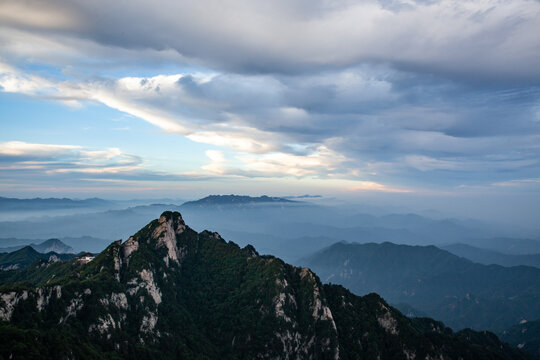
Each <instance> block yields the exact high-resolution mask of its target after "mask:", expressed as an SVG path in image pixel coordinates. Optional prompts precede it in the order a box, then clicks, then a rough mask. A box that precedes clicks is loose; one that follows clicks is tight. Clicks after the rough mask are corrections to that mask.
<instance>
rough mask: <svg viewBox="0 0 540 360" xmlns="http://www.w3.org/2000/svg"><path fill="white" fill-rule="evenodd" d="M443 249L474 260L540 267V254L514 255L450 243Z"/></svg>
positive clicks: (482, 262) (484, 262) (486, 262)
mask: <svg viewBox="0 0 540 360" xmlns="http://www.w3.org/2000/svg"><path fill="white" fill-rule="evenodd" d="M441 249H443V250H446V251H448V252H451V253H452V254H454V255H457V256H460V257H464V258H466V259H469V260H471V261H473V262H477V263H480V264H485V265H490V264H497V265H502V266H519V265H526V266H534V267H537V268H540V254H529V255H512V254H503V253H500V252H497V251H493V250H488V249H481V248H477V247H475V246H471V245H466V244H450V245H444V246H441Z"/></svg>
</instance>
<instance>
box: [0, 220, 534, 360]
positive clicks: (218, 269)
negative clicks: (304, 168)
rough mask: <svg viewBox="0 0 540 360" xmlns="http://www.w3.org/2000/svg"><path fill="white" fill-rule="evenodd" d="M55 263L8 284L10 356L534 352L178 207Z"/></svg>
mask: <svg viewBox="0 0 540 360" xmlns="http://www.w3.org/2000/svg"><path fill="white" fill-rule="evenodd" d="M39 266H40V267H41V265H39ZM53 267H54V269H52V268H53ZM44 269H46V270H45V271H49V272H50V273H49V275H47V276H42V277H41V278H40V279H35V278H33V279H35V280H34V282H30V283H26V285H24V284H25V283H24V282H20V280H18V282H17V283H16V284H18V285H15V283H9V282H8V283H4V284H3V285H2V294H0V298H1V299H2V302H3V303H2V304H0V318H2V319H3V320H4V322H2V323H0V334H1V335H3V336H1V337H0V342H2V344H1V345H2V346H0V352H1V354H0V355H2V356H4V357H9V356H13V355H14V352H16V351H19V352H18V353H16V354H15V357H17V356H19V355H20V354H21V353H23V352H24V354H26V356H27V357H28V358H63V357H66V356H69V357H71V358H73V357H76V358H92V357H94V358H95V357H108V358H133V357H137V358H141V359H146V358H148V359H150V358H156V357H159V358H163V359H169V358H171V359H172V358H178V357H182V358H201V359H218V358H219V359H234V358H286V359H288V358H300V359H312V358H313V359H315V358H317V359H326V358H328V359H338V358H339V359H354V358H357V357H358V356H360V357H363V358H376V357H382V358H390V357H392V358H396V359H401V358H402V359H406V358H410V357H411V356H412V357H417V358H435V357H437V358H438V357H441V358H445V359H454V358H455V359H457V358H460V357H461V358H464V359H527V358H528V356H527V355H526V354H525V353H523V352H520V351H518V350H515V349H512V348H510V347H508V346H506V345H504V344H503V343H501V342H500V341H498V339H497V338H496V337H495V336H494V335H493V334H490V333H476V332H473V333H472V334H473V335H474V339H473V340H467V336H469V335H466V334H465V335H464V334H463V333H455V334H454V333H452V332H451V330H449V329H448V330H445V331H442V330H438V329H439V327H438V326H436V325H435V324H436V322H434V321H433V320H431V319H426V320H425V323H426V325H425V326H423V328H420V327H418V326H415V325H414V324H413V322H412V321H411V320H410V319H408V318H406V317H404V316H403V315H402V314H401V313H399V311H397V310H396V309H394V308H392V307H390V306H389V305H388V304H387V303H386V302H385V301H384V300H383V299H382V298H380V297H379V296H378V295H376V294H370V295H368V296H365V297H358V296H355V295H353V294H351V293H350V292H349V291H348V290H346V289H344V288H343V287H340V286H337V285H323V284H322V283H321V282H320V280H319V278H318V277H317V276H316V275H315V274H314V273H313V272H311V270H309V269H307V268H298V267H294V266H292V265H288V264H286V263H284V262H283V261H282V260H280V259H278V258H275V257H273V256H260V255H259V254H258V253H257V252H256V251H255V249H254V248H253V247H251V246H245V247H244V248H240V247H239V246H238V245H236V244H234V243H233V242H226V241H225V240H224V239H223V238H221V236H220V235H219V234H217V233H215V232H211V231H207V230H205V231H202V232H200V233H197V232H195V231H194V230H192V229H191V228H189V227H188V226H187V225H186V224H185V223H184V221H183V219H182V217H181V215H180V214H179V213H173V212H164V213H163V214H162V215H161V217H160V218H159V219H156V220H153V221H151V222H150V223H149V224H147V225H146V226H144V227H143V228H142V229H141V230H139V231H138V232H137V233H136V234H135V235H133V236H132V237H130V238H129V239H128V240H127V241H126V242H124V243H122V242H121V241H116V242H113V243H112V244H111V245H110V246H109V247H107V248H106V249H105V250H104V251H103V252H102V253H100V254H99V255H97V256H96V257H95V258H94V259H91V260H88V261H87V262H83V261H81V260H72V261H70V262H66V263H55V264H50V265H45V267H44ZM24 271H26V272H27V273H30V272H32V271H35V270H34V269H32V268H29V269H26V270H24ZM54 275H56V276H54ZM10 284H11V285H10ZM10 286H12V288H11V289H10ZM13 286H15V287H13ZM352 313H354V314H355V316H351V315H350V314H352ZM28 324H34V325H33V330H30V329H28V328H27V326H28ZM427 324H431V325H427ZM426 329H428V330H426ZM430 329H434V330H430ZM10 351H11V353H10ZM32 354H34V355H35V356H34V355H32ZM70 354H71V355H70ZM38 355H39V356H38Z"/></svg>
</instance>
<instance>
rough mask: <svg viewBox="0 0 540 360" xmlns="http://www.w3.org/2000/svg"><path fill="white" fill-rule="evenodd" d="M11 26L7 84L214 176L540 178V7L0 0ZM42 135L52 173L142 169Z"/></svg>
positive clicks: (437, 183)
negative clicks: (183, 157) (95, 118)
mask: <svg viewBox="0 0 540 360" xmlns="http://www.w3.org/2000/svg"><path fill="white" fill-rule="evenodd" d="M0 24H1V25H0V44H1V45H2V50H1V53H0V59H1V60H2V63H1V64H0V86H1V88H2V90H3V91H4V92H12V93H20V94H25V95H29V96H33V97H36V98H39V99H48V100H53V101H60V102H63V103H64V104H66V105H69V106H80V105H84V104H86V103H91V102H97V103H101V104H104V105H106V106H108V107H111V108H114V109H117V110H120V111H123V112H125V113H128V114H131V115H133V116H136V117H138V118H140V119H142V120H144V121H146V122H148V123H150V124H152V125H154V126H156V127H157V128H159V129H161V130H162V131H164V132H167V133H171V134H176V135H178V136H184V137H187V138H188V139H191V140H192V141H195V142H198V143H204V144H209V145H213V146H217V147H219V148H220V150H209V151H207V153H206V155H207V156H208V158H209V162H208V163H205V164H201V174H199V175H201V176H221V177H224V176H233V177H245V178H252V177H267V178H280V177H293V178H305V177H310V178H317V179H345V180H351V181H356V182H358V184H357V188H362V187H363V188H364V189H373V190H385V189H393V190H405V189H409V188H413V189H418V188H422V187H426V186H427V187H435V188H439V187H457V186H460V185H466V186H474V185H478V184H493V183H507V182H510V183H511V184H521V182H520V181H524V180H526V179H536V178H538V174H539V173H540V145H539V144H540V67H539V66H538V61H539V59H540V40H539V39H538V35H537V34H539V33H540V3H539V2H538V1H533V0H514V1H495V0H482V1H461V2H455V1H450V0H439V1H420V0H418V1H414V0H410V1H393V0H381V1H375V0H373V1H361V2H349V1H341V2H333V1H332V2H330V1H310V2H307V1H300V2H287V1H273V2H263V1H249V2H248V1H245V2H243V1H239V2H222V1H213V2H210V3H208V2H205V3H204V6H203V5H202V4H201V3H200V2H196V1H182V2H166V1H161V2H159V3H157V4H156V3H152V4H150V3H148V2H144V1H132V2H130V3H129V4H126V3H125V2H113V3H111V2H105V1H92V2H88V1H61V0H52V1H48V2H47V3H43V2H33V1H28V2H20V1H3V2H1V3H0ZM36 64H38V65H42V66H45V67H48V69H49V70H50V69H56V70H58V69H60V71H39V67H37V68H38V70H36ZM171 66H172V68H173V69H174V70H175V71H172V72H171V71H166V72H165V71H161V72H160V70H159V69H165V68H166V69H171ZM119 69H122V71H120V70H119ZM125 69H128V71H126V70H125ZM156 69H157V70H156ZM126 72H127V73H128V75H126ZM140 73H144V74H151V75H149V76H143V75H140ZM5 121H9V120H5ZM9 140H16V139H9ZM17 144H18V145H17ZM34 145H35V144H34ZM34 145H33V144H28V143H15V142H12V141H11V142H6V143H4V144H3V145H2V146H3V148H2V151H4V152H3V153H2V154H3V155H1V156H4V157H8V156H11V157H13V156H19V155H14V154H15V153H14V152H16V151H19V152H21V154H27V153H29V152H31V150H32V146H34ZM36 146H37V145H36ZM40 146H41V147H40V148H39V152H38V153H33V155H32V156H34V157H36V156H37V157H39V156H44V157H47V156H50V157H51V159H52V158H55V159H65V158H66V157H68V159H67V160H66V161H65V162H62V164H68V165H66V166H64V167H59V168H58V169H53V170H51V171H60V170H62V171H65V172H69V171H78V172H83V171H85V172H87V173H90V172H92V171H97V172H106V171H108V172H110V173H111V172H114V171H123V170H127V169H128V168H129V167H132V168H131V169H129V170H130V171H131V170H134V169H135V168H137V169H136V170H137V171H138V170H139V169H138V167H139V166H140V165H141V162H142V159H141V158H140V157H137V156H134V155H129V156H128V155H126V154H123V153H115V152H114V151H112V150H107V151H105V152H104V153H98V152H95V153H92V152H88V151H86V150H82V149H81V148H78V147H67V148H65V147H63V145H62V146H60V145H58V146H56V145H54V146H53V145H40ZM47 146H48V147H47ZM113 147H114V144H112V145H111V148H113ZM9 151H11V152H12V154H11V155H9V154H8V152H9ZM40 154H41V155H40ZM47 154H50V155H47ZM92 154H93V155H92ZM21 156H23V155H21ZM92 156H94V157H95V161H94V160H92ZM107 156H109V158H107ZM81 159H82V160H81ZM104 159H106V160H107V162H106V165H104V163H102V162H100V161H102V160H104ZM83 160H84V161H83ZM32 161H35V159H34V160H32ZM44 161H45V160H44ZM81 161H82V162H84V163H87V164H90V165H88V166H86V167H74V168H71V167H70V166H72V165H73V164H74V163H79V162H81ZM92 164H93V165H92ZM73 169H76V170H73ZM382 184H386V185H382ZM527 184H530V182H529V183H527ZM351 188H354V186H351Z"/></svg>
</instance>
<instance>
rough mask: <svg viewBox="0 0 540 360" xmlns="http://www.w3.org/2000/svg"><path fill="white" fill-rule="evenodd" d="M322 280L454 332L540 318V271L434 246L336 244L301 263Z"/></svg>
mask: <svg viewBox="0 0 540 360" xmlns="http://www.w3.org/2000/svg"><path fill="white" fill-rule="evenodd" d="M302 265H304V266H308V267H310V268H311V269H312V270H313V271H315V272H316V273H318V274H319V276H321V279H322V280H323V281H324V282H331V283H335V284H341V285H343V286H345V287H347V288H348V289H350V290H351V291H352V292H354V293H355V294H358V295H363V294H366V293H370V292H377V293H378V294H381V296H383V297H384V298H385V299H386V300H387V301H389V302H390V303H393V304H400V303H405V304H408V305H410V306H412V307H413V308H415V309H418V310H420V311H422V312H424V313H426V314H427V315H428V316H431V317H434V318H436V319H438V320H441V321H443V322H445V323H446V324H448V325H450V326H451V327H452V328H454V329H462V328H465V327H472V328H474V329H490V330H495V331H496V330H502V329H504V328H507V327H508V326H511V325H513V324H516V323H518V322H519V321H521V320H523V319H527V320H531V319H537V318H540V301H539V299H540V269H538V268H534V267H527V266H518V267H510V268H508V267H502V266H499V265H489V266H488V265H482V264H476V263H473V262H471V261H469V260H466V259H463V258H460V257H457V256H455V255H453V254H450V253H449V252H447V251H444V250H441V249H438V248H436V247H435V246H407V245H396V244H392V243H383V244H373V243H370V244H356V243H337V244H334V245H332V246H330V247H328V248H326V249H323V250H321V251H319V252H317V253H316V254H314V255H312V256H310V257H308V258H306V259H304V261H303V262H302Z"/></svg>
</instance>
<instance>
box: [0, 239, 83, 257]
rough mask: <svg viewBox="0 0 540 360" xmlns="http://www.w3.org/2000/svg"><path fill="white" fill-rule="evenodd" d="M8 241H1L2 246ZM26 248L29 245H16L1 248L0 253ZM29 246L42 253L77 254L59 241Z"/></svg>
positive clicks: (54, 240)
mask: <svg viewBox="0 0 540 360" xmlns="http://www.w3.org/2000/svg"><path fill="white" fill-rule="evenodd" d="M8 241H9V240H8V239H0V244H4V243H6V242H8ZM25 246H28V245H26V243H25V244H24V245H15V246H11V247H6V248H0V253H2V252H12V251H16V250H19V249H21V248H23V247H25ZM29 246H30V247H32V248H33V249H34V250H36V251H37V252H40V253H48V252H51V251H52V252H55V253H58V254H66V253H74V252H75V251H74V250H73V248H72V247H71V246H68V245H66V244H65V243H63V242H62V241H61V240H59V239H49V240H45V241H44V242H42V243H40V244H34V243H31V244H30V245H29Z"/></svg>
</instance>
